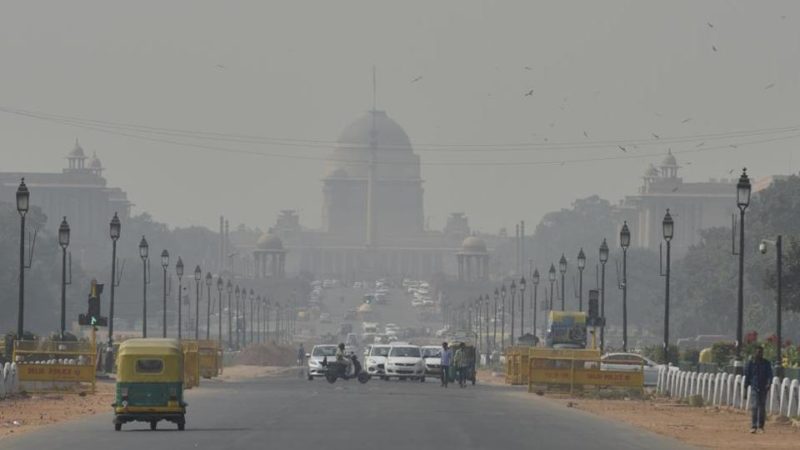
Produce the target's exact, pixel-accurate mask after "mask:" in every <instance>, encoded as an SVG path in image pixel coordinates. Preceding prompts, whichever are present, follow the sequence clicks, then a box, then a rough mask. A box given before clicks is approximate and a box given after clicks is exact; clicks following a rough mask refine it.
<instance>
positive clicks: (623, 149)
mask: <svg viewBox="0 0 800 450" xmlns="http://www.w3.org/2000/svg"><path fill="white" fill-rule="evenodd" d="M617 147H619V149H620V150H622V151H623V152H625V153H628V150H627V149H625V147H623V146H621V145H618V146H617Z"/></svg>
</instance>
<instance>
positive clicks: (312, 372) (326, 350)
mask: <svg viewBox="0 0 800 450" xmlns="http://www.w3.org/2000/svg"><path fill="white" fill-rule="evenodd" d="M306 357H307V359H308V380H309V381H311V380H313V379H314V377H324V376H325V366H323V365H322V361H323V360H325V359H327V360H328V361H335V360H336V346H335V345H315V346H314V348H313V349H311V353H308V354H307V355H306Z"/></svg>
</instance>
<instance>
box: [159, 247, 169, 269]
mask: <svg viewBox="0 0 800 450" xmlns="http://www.w3.org/2000/svg"><path fill="white" fill-rule="evenodd" d="M161 267H163V268H164V270H167V267H169V252H168V251H167V250H166V249H164V251H162V252H161Z"/></svg>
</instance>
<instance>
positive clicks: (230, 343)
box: [225, 279, 233, 348]
mask: <svg viewBox="0 0 800 450" xmlns="http://www.w3.org/2000/svg"><path fill="white" fill-rule="evenodd" d="M225 290H226V291H227V292H228V348H233V334H232V333H231V331H232V330H231V322H232V320H231V319H232V317H231V316H232V315H233V304H231V294H232V293H233V284H231V280H230V279H228V283H227V284H225Z"/></svg>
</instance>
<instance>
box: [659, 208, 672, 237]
mask: <svg viewBox="0 0 800 450" xmlns="http://www.w3.org/2000/svg"><path fill="white" fill-rule="evenodd" d="M661 228H662V231H663V232H664V240H665V241H667V242H669V241H671V240H672V237H673V236H674V234H675V221H674V220H672V215H670V213H669V208H667V213H666V214H664V220H663V221H662V222H661Z"/></svg>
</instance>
